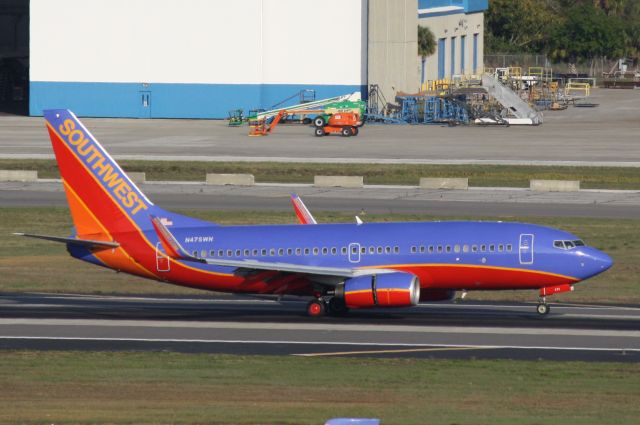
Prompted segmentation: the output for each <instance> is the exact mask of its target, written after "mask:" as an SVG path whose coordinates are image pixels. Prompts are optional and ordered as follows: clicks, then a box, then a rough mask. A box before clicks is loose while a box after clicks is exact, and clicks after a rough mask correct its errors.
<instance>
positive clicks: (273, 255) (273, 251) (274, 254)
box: [269, 248, 276, 257]
mask: <svg viewBox="0 0 640 425" xmlns="http://www.w3.org/2000/svg"><path fill="white" fill-rule="evenodd" d="M269 255H270V256H271V257H275V256H276V249H275V248H271V249H269Z"/></svg>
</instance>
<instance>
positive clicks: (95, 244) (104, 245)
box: [14, 233, 120, 249]
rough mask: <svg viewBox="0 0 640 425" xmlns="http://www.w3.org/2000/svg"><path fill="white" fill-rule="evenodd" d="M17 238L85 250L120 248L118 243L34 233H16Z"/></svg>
mask: <svg viewBox="0 0 640 425" xmlns="http://www.w3.org/2000/svg"><path fill="white" fill-rule="evenodd" d="M14 235H16V236H26V237H28V238H36V239H44V240H47V241H53V242H62V243H66V244H71V245H77V246H82V247H85V248H98V249H113V248H117V247H119V246H120V244H119V243H117V242H108V241H94V240H90V239H76V238H63V237H60V236H49V235H34V234H32V233H14Z"/></svg>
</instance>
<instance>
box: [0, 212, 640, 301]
mask: <svg viewBox="0 0 640 425" xmlns="http://www.w3.org/2000/svg"><path fill="white" fill-rule="evenodd" d="M180 212H182V213H184V214H187V215H190V216H194V217H198V218H202V219H205V220H210V221H214V222H217V223H221V224H258V223H261V224H264V223H295V220H296V219H295V215H294V214H293V212H291V213H279V212H250V211H225V212H219V211H202V210H197V211H180ZM0 217H2V220H0V276H2V279H0V291H4V292H16V291H18V292H22V291H24V292H73V293H86V294H125V293H128V294H192V295H193V294H199V295H203V294H205V293H204V292H202V291H198V290H193V289H187V288H181V287H178V286H173V285H168V284H164V283H159V282H155V281H150V280H146V279H142V278H138V277H134V276H128V275H125V274H122V273H115V272H113V271H111V270H108V269H103V268H100V267H95V266H92V265H89V264H87V263H83V262H81V261H78V260H75V259H73V258H71V257H70V256H69V255H68V254H67V253H66V250H65V248H64V246H63V245H61V244H57V243H53V242H46V241H41V240H35V239H28V238H21V237H18V236H12V235H11V232H16V231H26V232H30V233H41V234H51V235H62V236H64V235H68V234H69V233H70V229H71V219H70V216H69V212H68V209H66V208H0ZM316 218H317V219H318V220H319V222H321V223H338V222H353V216H352V215H350V214H346V213H345V214H340V213H329V214H328V213H318V214H316ZM363 218H364V219H365V220H366V221H368V222H373V221H429V220H446V219H448V217H434V216H423V215H400V214H380V215H373V214H370V215H367V216H366V217H363ZM468 218H473V217H468ZM456 219H461V218H459V217H458V218H456ZM484 219H485V220H488V219H487V218H484ZM496 219H498V220H504V221H509V220H511V221H522V220H515V219H514V218H509V217H506V218H505V217H496ZM526 221H527V222H530V223H537V224H543V225H548V226H552V227H557V228H561V229H564V230H567V231H569V232H572V233H574V234H576V235H578V236H580V237H581V238H583V239H584V240H585V241H586V242H587V243H588V244H590V245H592V246H595V247H596V248H599V249H602V250H604V251H605V252H607V253H608V254H609V255H611V256H612V257H613V259H614V261H615V265H614V266H613V268H611V269H610V270H609V271H607V272H606V273H604V274H602V275H599V276H597V277H595V278H593V279H591V280H588V281H587V282H583V283H580V284H578V285H576V290H575V291H574V292H571V293H567V294H561V295H558V296H553V298H552V299H551V300H553V301H570V302H589V303H591V302H598V303H601V302H604V303H607V302H608V303H635V304H640V291H639V290H638V288H639V287H640V250H638V249H637V235H639V234H640V220H613V219H590V218H527V219H526ZM536 297H537V292H536V291H471V292H470V293H469V295H468V297H467V299H472V300H473V299H493V300H517V301H522V300H528V301H534V300H536Z"/></svg>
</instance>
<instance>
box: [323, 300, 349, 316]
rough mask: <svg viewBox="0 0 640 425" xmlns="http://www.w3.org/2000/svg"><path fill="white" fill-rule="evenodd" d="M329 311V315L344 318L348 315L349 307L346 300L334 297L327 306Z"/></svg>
mask: <svg viewBox="0 0 640 425" xmlns="http://www.w3.org/2000/svg"><path fill="white" fill-rule="evenodd" d="M327 310H328V312H329V314H333V315H336V316H342V315H343V314H347V313H348V312H349V307H347V304H346V303H345V302H344V299H342V298H336V297H333V298H331V299H330V300H329V303H328V304H327Z"/></svg>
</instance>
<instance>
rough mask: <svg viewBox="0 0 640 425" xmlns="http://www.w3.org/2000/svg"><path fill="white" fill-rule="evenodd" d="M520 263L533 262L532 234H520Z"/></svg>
mask: <svg viewBox="0 0 640 425" xmlns="http://www.w3.org/2000/svg"><path fill="white" fill-rule="evenodd" d="M519 252H520V264H533V235H532V234H528V233H523V234H521V235H520V249H519Z"/></svg>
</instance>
